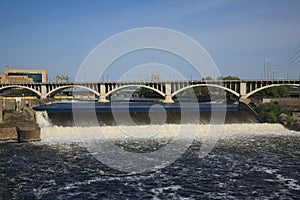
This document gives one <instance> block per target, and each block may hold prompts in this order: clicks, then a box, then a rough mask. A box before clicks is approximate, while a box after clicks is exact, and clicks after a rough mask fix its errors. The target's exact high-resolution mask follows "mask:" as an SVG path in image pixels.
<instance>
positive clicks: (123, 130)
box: [41, 124, 298, 143]
mask: <svg viewBox="0 0 300 200" xmlns="http://www.w3.org/2000/svg"><path fill="white" fill-rule="evenodd" d="M46 125H47V124H46ZM46 125H45V126H42V129H41V139H42V141H43V142H63V143H65V142H80V141H82V140H85V141H87V140H102V139H126V138H146V139H147V138H150V139H159V138H174V137H177V138H179V137H178V134H180V139H184V138H187V139H189V138H190V137H191V135H193V134H194V136H195V138H196V139H201V138H203V137H210V136H211V137H213V136H214V137H220V138H225V137H231V136H234V137H238V136H247V135H291V134H298V133H297V132H295V131H290V130H287V129H285V128H284V127H283V126H282V125H280V124H225V125H196V124H183V125H182V124H166V125H143V126H105V127H59V126H46ZM220 130H221V132H220ZM151 131H153V132H154V133H155V134H150V137H148V136H147V134H149V133H150V132H151ZM139 134H140V135H139Z"/></svg>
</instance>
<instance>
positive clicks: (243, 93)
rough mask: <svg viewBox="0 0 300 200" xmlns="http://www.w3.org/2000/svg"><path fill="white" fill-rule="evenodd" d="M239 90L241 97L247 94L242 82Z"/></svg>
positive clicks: (244, 84)
mask: <svg viewBox="0 0 300 200" xmlns="http://www.w3.org/2000/svg"><path fill="white" fill-rule="evenodd" d="M240 90H241V95H242V96H243V95H245V94H246V93H247V87H246V83H243V82H241V83H240Z"/></svg>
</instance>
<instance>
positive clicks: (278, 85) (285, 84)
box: [245, 83, 299, 98]
mask: <svg viewBox="0 0 300 200" xmlns="http://www.w3.org/2000/svg"><path fill="white" fill-rule="evenodd" d="M280 86H296V87H299V84H291V83H281V84H271V85H266V86H263V87H260V88H257V89H255V90H253V91H251V92H249V93H247V94H246V95H245V98H249V97H250V96H251V95H253V94H255V93H257V92H259V91H261V90H264V89H267V88H271V87H280Z"/></svg>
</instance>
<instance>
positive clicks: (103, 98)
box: [98, 95, 109, 103]
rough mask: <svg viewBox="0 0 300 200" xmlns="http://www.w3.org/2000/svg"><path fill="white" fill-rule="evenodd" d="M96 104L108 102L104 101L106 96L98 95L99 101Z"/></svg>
mask: <svg viewBox="0 0 300 200" xmlns="http://www.w3.org/2000/svg"><path fill="white" fill-rule="evenodd" d="M98 102H99V103H107V102H109V100H108V99H106V96H105V95H100V97H99V99H98Z"/></svg>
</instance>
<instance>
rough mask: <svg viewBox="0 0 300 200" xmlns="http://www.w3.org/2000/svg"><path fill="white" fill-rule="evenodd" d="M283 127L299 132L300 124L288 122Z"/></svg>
mask: <svg viewBox="0 0 300 200" xmlns="http://www.w3.org/2000/svg"><path fill="white" fill-rule="evenodd" d="M285 127H286V128H288V129H290V130H294V131H300V122H288V123H287V124H286V125H285Z"/></svg>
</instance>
